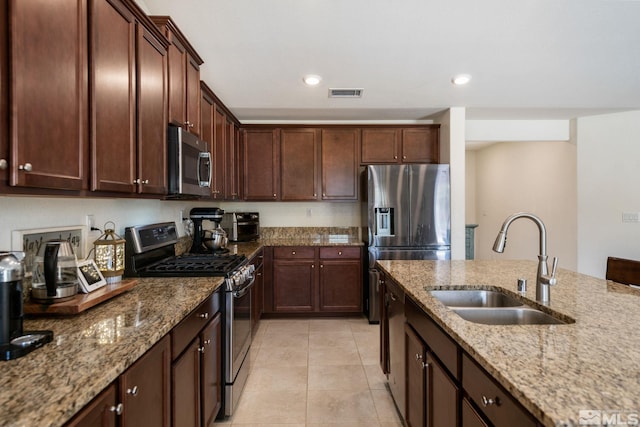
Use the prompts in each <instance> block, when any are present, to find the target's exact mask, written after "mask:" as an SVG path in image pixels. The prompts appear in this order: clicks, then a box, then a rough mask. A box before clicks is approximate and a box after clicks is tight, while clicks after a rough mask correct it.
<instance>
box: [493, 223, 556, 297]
mask: <svg viewBox="0 0 640 427" xmlns="http://www.w3.org/2000/svg"><path fill="white" fill-rule="evenodd" d="M518 218H529V219H530V220H531V221H533V222H535V223H536V225H537V226H538V229H539V230H540V255H538V273H537V275H536V300H538V301H539V302H541V303H542V304H549V301H550V297H551V295H550V288H549V287H550V286H553V285H555V284H556V283H557V281H556V269H557V268H558V257H553V267H552V269H551V275H549V267H548V265H547V229H546V228H545V226H544V223H543V222H542V220H541V219H540V218H538V217H537V216H536V215H534V214H530V213H526V212H520V213H516V214H513V215H511V216H510V217H508V218H507V219H506V220H505V221H504V223H503V224H502V228H501V229H500V232H499V233H498V237H496V241H495V243H494V244H493V250H494V251H496V252H498V253H503V252H504V247H505V245H506V243H507V230H508V229H509V226H510V225H511V223H512V222H513V221H515V220H516V219H518Z"/></svg>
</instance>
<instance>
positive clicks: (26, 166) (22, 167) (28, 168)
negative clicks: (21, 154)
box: [18, 163, 33, 172]
mask: <svg viewBox="0 0 640 427" xmlns="http://www.w3.org/2000/svg"><path fill="white" fill-rule="evenodd" d="M18 169H19V170H21V171H25V172H31V171H32V170H33V165H32V164H31V163H25V164H24V165H19V166H18Z"/></svg>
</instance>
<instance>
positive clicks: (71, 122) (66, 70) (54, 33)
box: [8, 0, 89, 190]
mask: <svg viewBox="0 0 640 427" xmlns="http://www.w3.org/2000/svg"><path fill="white" fill-rule="evenodd" d="M8 4H9V22H10V25H9V29H10V35H9V52H10V58H9V64H11V71H12V76H11V80H10V82H9V84H10V86H9V89H10V98H9V99H10V102H11V104H10V111H11V113H12V114H11V123H10V126H11V130H12V132H11V141H10V145H11V157H10V161H9V162H8V164H9V183H10V185H14V186H23V187H40V188H60V189H67V190H81V189H86V188H87V183H88V179H87V178H88V175H87V165H88V152H89V151H88V147H89V143H88V106H87V102H88V101H87V99H88V98H87V88H88V83H87V76H88V71H87V2H86V0H76V1H66V2H54V1H35V0H10V1H9V2H8ZM35 40H37V43H36V42H34V41H35ZM53 76H55V78H54V77H53Z"/></svg>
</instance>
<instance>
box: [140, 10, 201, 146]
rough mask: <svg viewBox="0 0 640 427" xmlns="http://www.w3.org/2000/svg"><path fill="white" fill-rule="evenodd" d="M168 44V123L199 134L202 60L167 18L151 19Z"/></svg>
mask: <svg viewBox="0 0 640 427" xmlns="http://www.w3.org/2000/svg"><path fill="white" fill-rule="evenodd" d="M150 18H151V20H152V21H153V22H155V24H156V25H157V26H158V28H160V30H161V31H162V33H163V34H164V35H165V37H166V38H167V39H168V40H169V42H170V43H171V44H170V45H169V48H168V57H169V58H168V61H169V113H168V121H169V123H172V124H174V125H176V126H182V127H184V128H185V129H186V130H188V131H189V132H192V133H194V134H196V135H198V136H199V135H200V65H202V63H203V61H202V59H201V58H200V56H199V55H198V53H197V52H196V51H195V49H194V48H193V46H191V44H189V41H188V40H187V39H186V37H185V36H184V35H183V34H182V32H181V31H180V29H179V28H178V27H177V26H176V24H175V22H173V20H172V19H171V17H169V16H151V17H150Z"/></svg>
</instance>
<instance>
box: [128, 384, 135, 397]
mask: <svg viewBox="0 0 640 427" xmlns="http://www.w3.org/2000/svg"><path fill="white" fill-rule="evenodd" d="M127 394H130V395H131V396H137V395H138V386H137V385H134V386H133V387H132V388H128V389H127Z"/></svg>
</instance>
